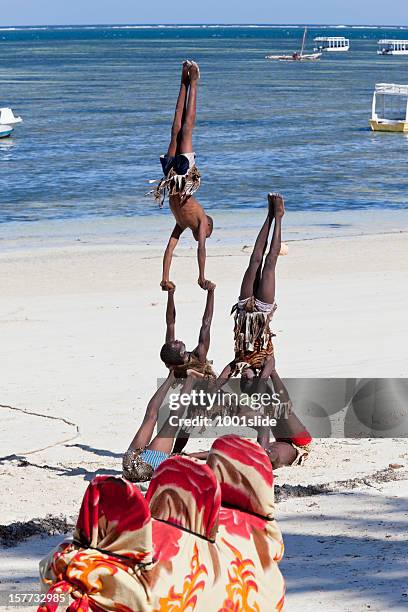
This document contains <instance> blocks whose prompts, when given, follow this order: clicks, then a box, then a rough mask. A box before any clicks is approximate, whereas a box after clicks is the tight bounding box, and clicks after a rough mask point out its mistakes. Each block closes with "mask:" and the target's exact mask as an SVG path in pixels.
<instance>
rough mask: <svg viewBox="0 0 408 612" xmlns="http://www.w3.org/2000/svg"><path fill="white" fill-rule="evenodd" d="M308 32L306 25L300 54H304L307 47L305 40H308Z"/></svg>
mask: <svg viewBox="0 0 408 612" xmlns="http://www.w3.org/2000/svg"><path fill="white" fill-rule="evenodd" d="M306 33H307V27H305V31H304V32H303V40H302V48H301V50H300V55H301V56H302V55H303V50H304V48H305V42H306Z"/></svg>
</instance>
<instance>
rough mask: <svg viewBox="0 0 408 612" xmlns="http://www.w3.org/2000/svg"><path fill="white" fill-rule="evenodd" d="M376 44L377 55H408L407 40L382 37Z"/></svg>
mask: <svg viewBox="0 0 408 612" xmlns="http://www.w3.org/2000/svg"><path fill="white" fill-rule="evenodd" d="M377 45H378V49H377V53H378V55H408V40H393V39H388V38H383V39H382V40H379V41H378V43H377Z"/></svg>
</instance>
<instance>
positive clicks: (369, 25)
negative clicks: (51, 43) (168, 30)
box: [0, 21, 408, 29]
mask: <svg viewBox="0 0 408 612" xmlns="http://www.w3.org/2000/svg"><path fill="white" fill-rule="evenodd" d="M89 26H93V27H106V26H123V27H138V26H139V27H143V26H149V27H160V26H167V27H177V26H183V27H195V26H207V27H211V26H213V27H214V26H221V27H222V26H229V27H237V26H240V27H245V26H247V27H253V26H258V27H295V26H296V27H328V28H330V27H334V28H348V27H356V26H357V27H362V28H407V27H408V24H395V23H394V24H391V23H389V24H379V23H315V22H311V23H286V22H282V23H269V22H258V23H256V22H235V23H234V22H231V23H230V22H215V21H214V22H191V23H182V22H166V21H161V22H156V23H153V22H151V23H148V22H146V23H131V22H102V23H91V22H89V23H30V24H28V23H26V24H14V23H11V24H5V25H2V26H0V29H4V28H35V27H43V28H53V27H54V28H64V27H67V28H68V27H76V28H82V27H89Z"/></svg>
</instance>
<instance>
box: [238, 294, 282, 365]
mask: <svg viewBox="0 0 408 612" xmlns="http://www.w3.org/2000/svg"><path fill="white" fill-rule="evenodd" d="M276 309H277V305H276V303H275V302H274V303H273V304H267V303H266V302H262V301H261V300H258V299H257V298H255V297H254V296H252V297H249V298H246V299H243V300H238V302H237V303H236V304H235V305H234V306H233V307H232V310H231V314H233V315H234V352H235V358H234V370H233V373H232V375H233V376H236V375H237V374H239V373H241V371H242V369H243V368H244V367H247V366H250V367H251V368H253V369H254V370H255V372H256V373H257V375H259V374H260V372H261V370H262V368H263V366H264V365H265V361H266V360H267V359H268V357H270V356H271V355H273V352H274V348H273V338H274V336H275V334H274V333H273V331H272V329H271V320H272V317H273V315H274V312H275V310H276Z"/></svg>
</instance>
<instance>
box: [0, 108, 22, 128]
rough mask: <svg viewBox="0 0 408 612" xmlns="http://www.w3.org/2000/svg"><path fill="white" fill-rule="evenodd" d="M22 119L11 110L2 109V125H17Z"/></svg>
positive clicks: (0, 117) (0, 121)
mask: <svg viewBox="0 0 408 612" xmlns="http://www.w3.org/2000/svg"><path fill="white" fill-rule="evenodd" d="M22 121H23V120H22V118H21V117H16V116H15V115H14V113H13V111H12V110H11V108H8V107H4V108H0V125H15V124H17V123H21V122H22Z"/></svg>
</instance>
